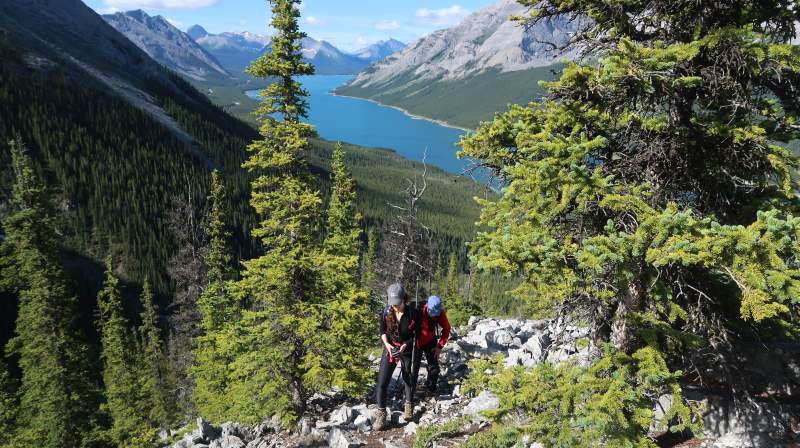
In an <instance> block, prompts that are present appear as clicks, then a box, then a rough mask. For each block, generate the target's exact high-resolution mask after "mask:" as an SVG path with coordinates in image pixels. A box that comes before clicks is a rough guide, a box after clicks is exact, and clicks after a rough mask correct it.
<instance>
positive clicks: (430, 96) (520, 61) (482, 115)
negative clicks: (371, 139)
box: [336, 0, 574, 129]
mask: <svg viewBox="0 0 800 448" xmlns="http://www.w3.org/2000/svg"><path fill="white" fill-rule="evenodd" d="M526 12H527V10H526V8H525V7H524V6H522V5H520V4H519V3H517V2H516V1H515V0H500V1H499V2H498V3H496V4H494V5H492V6H489V7H488V8H485V9H483V10H480V11H477V12H475V13H473V14H471V15H469V16H468V17H466V18H465V19H464V21H463V22H462V23H460V24H459V25H457V26H455V27H453V28H449V29H443V30H439V31H435V32H433V33H431V34H430V35H428V36H426V37H423V38H422V39H419V40H417V41H415V42H413V43H411V44H409V45H408V47H406V48H405V49H404V50H403V51H400V52H398V53H395V54H394V55H392V56H389V57H388V58H386V59H384V60H383V61H381V62H377V63H375V64H373V65H371V66H369V67H367V68H366V69H364V70H363V71H362V72H361V73H359V74H358V75H357V76H356V77H355V78H353V79H352V80H351V81H350V82H349V83H348V84H346V85H345V86H342V87H340V88H339V89H337V90H336V92H337V93H338V94H340V95H347V96H353V97H358V98H368V99H372V100H375V101H378V102H380V103H383V104H388V105H391V106H396V107H400V108H402V109H405V110H407V111H409V112H411V113H413V114H416V115H420V116H423V117H428V118H433V119H436V120H442V121H445V122H447V123H449V124H453V125H456V126H460V127H465V128H469V129H474V128H475V127H477V125H478V124H479V122H480V121H483V120H488V119H490V118H491V117H492V116H493V115H494V114H495V113H496V112H499V111H502V110H505V109H506V107H507V106H508V104H511V103H513V104H526V103H528V102H530V101H532V100H535V99H538V98H540V97H541V96H542V94H543V91H542V89H541V87H540V86H539V84H538V82H539V81H540V80H553V79H556V78H557V72H559V71H560V70H561V67H562V64H561V62H562V60H563V59H564V58H570V57H572V55H571V54H569V53H566V54H556V53H555V52H553V50H552V47H551V46H550V45H548V44H546V43H544V42H548V43H555V44H562V43H564V42H566V40H567V39H568V38H569V36H570V33H571V32H572V30H573V29H574V24H573V23H570V22H569V21H568V20H567V19H565V18H559V19H556V20H553V21H550V22H547V23H540V24H537V25H536V26H531V27H523V26H520V25H519V24H518V23H517V22H514V21H512V20H511V18H512V16H518V15H524V14H525V13H526Z"/></svg>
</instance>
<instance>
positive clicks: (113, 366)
mask: <svg viewBox="0 0 800 448" xmlns="http://www.w3.org/2000/svg"><path fill="white" fill-rule="evenodd" d="M97 305H98V308H99V314H100V318H99V322H98V323H99V327H100V343H101V346H102V352H101V358H102V361H103V383H104V384H105V395H106V403H105V404H104V408H105V410H106V412H108V414H109V416H111V420H112V427H111V437H112V438H113V440H114V441H115V442H116V443H117V444H118V445H119V446H121V447H127V446H131V445H132V443H133V441H134V440H136V438H137V437H139V435H140V434H141V433H142V432H143V431H144V430H145V429H146V427H147V426H146V423H147V421H146V419H145V418H144V415H143V412H145V411H144V406H143V404H144V400H143V399H142V398H143V396H145V395H146V394H147V393H148V392H149V391H144V390H142V388H141V384H140V382H139V379H140V377H139V375H140V373H139V371H138V367H139V366H138V365H137V363H136V361H137V359H136V357H137V356H136V355H137V353H136V345H135V344H134V343H133V339H132V338H131V335H130V332H129V330H128V322H127V320H126V319H125V317H124V316H123V311H122V296H121V293H120V290H119V279H118V278H117V277H116V275H115V274H114V269H113V262H112V260H111V257H109V258H108V259H107V260H106V278H105V282H104V283H103V289H101V290H100V292H99V293H98V294H97Z"/></svg>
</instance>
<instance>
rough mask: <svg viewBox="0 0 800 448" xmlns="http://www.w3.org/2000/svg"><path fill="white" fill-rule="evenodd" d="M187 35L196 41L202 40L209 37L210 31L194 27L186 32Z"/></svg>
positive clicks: (197, 26)
mask: <svg viewBox="0 0 800 448" xmlns="http://www.w3.org/2000/svg"><path fill="white" fill-rule="evenodd" d="M186 34H187V35H188V36H189V37H191V38H192V39H194V40H195V41H196V40H197V39H200V38H201V37H206V36H208V31H206V29H205V28H203V27H202V26H200V25H192V26H191V27H190V28H189V29H188V30H186Z"/></svg>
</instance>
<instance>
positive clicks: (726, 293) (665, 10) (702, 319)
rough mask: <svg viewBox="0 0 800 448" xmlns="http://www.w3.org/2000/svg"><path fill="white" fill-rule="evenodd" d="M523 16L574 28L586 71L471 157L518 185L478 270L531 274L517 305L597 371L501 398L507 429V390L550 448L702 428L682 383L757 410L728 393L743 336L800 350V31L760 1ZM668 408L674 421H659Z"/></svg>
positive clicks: (587, 8) (496, 215) (526, 379)
mask: <svg viewBox="0 0 800 448" xmlns="http://www.w3.org/2000/svg"><path fill="white" fill-rule="evenodd" d="M521 3H523V4H525V5H527V6H530V7H531V8H532V13H531V14H530V16H527V17H524V18H521V20H522V21H524V22H546V21H548V20H564V19H565V18H570V17H571V18H573V19H575V20H574V22H573V24H574V26H575V27H576V28H577V31H576V32H575V33H574V35H573V36H572V38H571V39H570V41H569V42H568V43H567V47H568V48H572V49H574V50H591V53H589V54H588V55H587V56H588V57H587V58H586V59H584V60H579V61H577V62H574V63H570V64H568V65H567V67H566V68H565V69H564V72H563V74H562V76H561V78H560V80H558V81H556V82H553V83H547V84H546V86H547V87H548V89H549V92H550V93H549V96H548V97H547V98H545V99H544V100H543V101H541V102H537V103H532V104H531V105H528V106H515V107H512V108H511V110H510V111H508V112H507V113H504V114H502V115H499V116H498V117H497V118H496V119H495V120H494V121H493V122H490V123H485V124H483V125H482V126H481V127H480V129H479V130H478V131H477V132H476V133H475V134H473V135H471V136H468V137H467V138H465V139H464V140H463V141H462V145H463V154H464V155H467V156H470V157H473V158H476V159H480V160H483V161H484V163H485V165H486V166H487V167H488V168H489V169H492V170H494V171H495V174H497V175H498V176H500V177H501V178H502V179H504V180H505V185H504V188H503V190H502V195H501V197H500V198H499V199H498V200H485V201H481V204H482V206H483V211H482V214H481V220H480V224H481V225H483V226H485V228H486V231H484V232H481V233H480V234H479V235H478V237H477V239H476V241H475V242H474V243H473V244H472V260H473V263H474V265H475V266H476V267H478V268H481V269H484V270H487V271H491V270H495V269H499V270H502V271H503V272H504V273H506V274H507V275H520V276H521V277H522V280H523V281H522V284H521V285H520V286H519V287H518V288H516V289H515V290H514V291H513V295H514V296H516V297H517V298H519V299H522V300H524V301H526V302H527V303H529V304H531V305H532V306H533V307H535V309H537V310H538V311H539V312H540V313H542V314H545V315H549V316H559V317H564V318H568V319H573V320H575V321H577V322H582V323H588V324H589V326H590V337H589V342H590V344H591V348H592V351H591V355H592V360H593V361H594V362H595V364H594V365H593V366H592V367H589V368H580V367H575V366H561V367H555V368H554V367H551V366H545V367H541V368H539V369H535V370H534V371H533V372H529V373H522V372H519V371H516V372H507V373H506V374H503V375H501V376H500V377H498V378H496V379H495V380H488V381H489V382H490V383H493V384H494V387H495V389H496V390H498V391H502V393H501V395H503V396H502V397H501V400H502V401H503V408H504V412H509V411H512V410H515V409H516V410H519V408H520V405H521V403H522V401H520V400H519V399H518V398H515V397H514V396H513V395H512V394H511V391H512V389H513V390H514V393H516V394H517V397H518V396H519V395H520V394H522V395H524V396H526V400H524V401H525V403H524V409H523V412H525V413H528V414H529V415H531V416H532V417H533V420H532V422H531V424H530V426H529V427H527V428H526V429H527V430H528V431H529V432H531V433H533V434H532V435H533V437H534V438H537V439H538V440H540V441H542V442H543V443H544V444H546V445H558V446H597V445H598V444H606V445H607V446H653V445H654V443H653V442H652V440H650V439H649V438H648V436H647V433H648V429H649V427H650V425H651V424H657V425H659V426H661V427H662V428H666V427H671V429H673V430H676V431H678V430H682V429H684V428H686V427H687V426H691V425H693V418H696V416H694V415H692V412H691V409H690V408H689V406H688V405H687V403H686V401H685V400H683V398H682V395H681V384H680V381H679V380H680V379H681V378H682V375H681V373H682V371H683V370H684V369H687V368H689V367H691V369H692V371H695V372H697V373H698V375H699V378H698V381H700V382H705V381H708V380H710V381H713V382H714V383H715V384H719V382H720V381H722V382H723V383H725V384H727V385H728V387H730V388H731V389H732V390H736V391H738V392H743V391H748V390H750V391H753V389H754V388H755V389H757V388H758V387H759V385H757V384H740V382H741V381H742V380H743V378H741V377H737V376H736V375H731V374H730V372H736V371H738V370H737V369H735V368H731V365H732V364H735V363H736V362H738V357H737V356H735V348H734V345H735V343H736V342H737V341H736V338H734V337H733V335H739V337H740V338H746V339H758V340H762V341H764V340H770V339H773V340H774V339H775V338H778V339H780V338H786V337H796V335H797V334H798V331H800V322H798V319H797V316H798V305H799V304H798V294H797V293H798V291H800V266H798V263H797V258H796V254H797V253H798V250H800V239H799V238H798V235H800V233H798V231H800V219H798V218H797V217H796V216H797V210H798V208H797V206H798V201H797V194H796V191H797V185H796V180H795V179H794V178H793V174H794V172H795V171H796V170H797V168H798V162H797V159H796V158H795V157H793V156H792V154H791V151H790V150H789V149H787V148H786V147H785V143H786V142H788V141H791V140H796V139H797V138H798V137H800V135H798V127H797V125H796V123H797V118H798V117H797V114H798V110H800V108H798V101H797V95H796V93H795V88H796V82H797V80H798V79H800V72H799V71H800V50H798V47H797V46H795V45H793V44H792V39H794V38H795V37H796V31H795V22H796V21H797V19H798V17H797V14H798V13H797V11H796V8H794V7H793V6H791V5H789V3H787V2H777V1H766V2H763V1H752V0H735V1H725V2H698V1H688V0H687V1H683V0H677V1H675V0H670V1H667V0H651V1H646V2H642V1H619V2H613V5H610V4H609V2H608V1H606V0H577V1H575V0H545V1H542V2H539V1H538V0H536V1H533V0H523V1H521ZM587 44H588V45H587ZM722 335H724V336H723V337H720V336H722ZM744 381H745V382H746V381H747V380H746V379H744ZM514 384H516V385H517V387H514ZM519 384H525V385H526V386H525V387H523V388H520V387H518V385H519ZM756 392H758V391H757V390H756ZM666 393H671V394H673V397H674V404H673V407H672V411H671V412H672V413H671V414H669V415H667V416H666V417H665V418H663V419H662V420H661V421H660V422H656V421H655V417H654V415H653V413H652V405H653V400H654V399H655V398H656V397H658V396H660V395H661V394H666ZM559 403H560V404H559ZM562 405H563V406H562ZM552 422H562V425H556V426H554V425H552ZM548 424H549V425H548Z"/></svg>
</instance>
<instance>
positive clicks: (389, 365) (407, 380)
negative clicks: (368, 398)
mask: <svg viewBox="0 0 800 448" xmlns="http://www.w3.org/2000/svg"><path fill="white" fill-rule="evenodd" d="M412 351H413V352H414V355H413V356H414V362H413V363H412V362H411V357H412V355H411V353H412ZM420 360H422V350H420V349H416V350H412V347H407V348H406V351H404V352H403V353H401V354H400V357H399V359H398V358H394V359H393V360H392V361H389V352H387V351H386V350H384V351H383V356H381V368H380V370H378V387H377V388H376V391H375V394H376V401H377V403H378V407H379V408H385V407H386V398H387V395H386V394H387V392H388V390H389V382H390V381H391V380H392V374H393V373H394V368H395V367H397V364H400V379H401V380H402V381H403V388H404V395H405V399H406V401H408V402H413V401H414V400H413V398H414V389H415V388H416V386H417V374H418V373H419V362H420Z"/></svg>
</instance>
